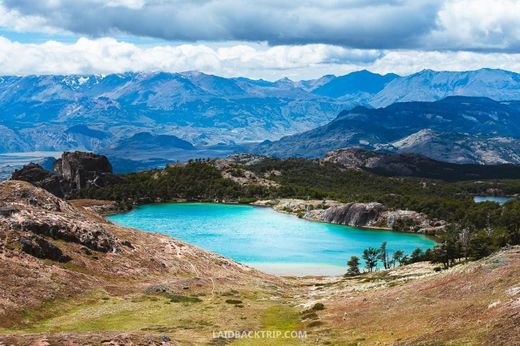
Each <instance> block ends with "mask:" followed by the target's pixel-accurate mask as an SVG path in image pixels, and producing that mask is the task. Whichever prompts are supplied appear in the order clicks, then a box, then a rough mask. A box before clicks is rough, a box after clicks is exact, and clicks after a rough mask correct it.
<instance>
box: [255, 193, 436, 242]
mask: <svg viewBox="0 0 520 346" xmlns="http://www.w3.org/2000/svg"><path fill="white" fill-rule="evenodd" d="M254 204H255V205H257V206H268V207H272V208H273V209H275V210H276V211H279V212H284V213H289V214H294V215H297V216H299V217H301V218H304V219H306V220H310V221H319V222H327V223H333V224H338V225H346V226H352V227H367V228H381V229H389V230H390V229H391V230H394V231H399V232H413V233H423V234H430V235H434V234H436V232H437V231H439V230H441V229H444V227H445V226H446V222H445V221H442V220H432V219H430V218H429V217H428V216H427V215H426V214H423V213H418V212H416V211H413V210H399V209H397V210H395V209H389V208H387V207H386V206H384V205H383V204H381V203H377V202H370V203H341V202H337V201H332V200H323V201H321V200H300V199H281V200H266V201H257V202H255V203H254Z"/></svg>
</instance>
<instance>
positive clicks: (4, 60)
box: [0, 36, 520, 80]
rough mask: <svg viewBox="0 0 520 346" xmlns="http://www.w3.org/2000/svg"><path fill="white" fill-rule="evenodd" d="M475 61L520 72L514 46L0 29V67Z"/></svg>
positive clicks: (213, 70)
mask: <svg viewBox="0 0 520 346" xmlns="http://www.w3.org/2000/svg"><path fill="white" fill-rule="evenodd" d="M482 67H494V68H503V69H509V70H513V71H517V72H520V54H506V53H478V52H444V51H438V52H437V51H432V52H422V51H416V50H391V51H383V50H362V49H348V48H344V47H338V46H332V45H324V44H311V45H301V46H275V47H270V46H268V45H266V44H248V43H236V44H233V45H225V46H224V45H222V46H219V45H216V46H214V45H205V44H181V45H157V46H146V47H145V46H139V45H135V44H132V43H128V42H121V41H117V40H115V39H113V38H100V39H88V38H80V39H78V40H77V41H76V42H74V43H61V42H55V41H48V42H45V43H41V44H25V43H18V42H13V41H11V40H8V39H6V38H4V37H1V36H0V74H1V75H27V74H89V73H99V74H109V73H121V72H127V71H144V72H148V71H169V72H180V71H188V70H197V71H202V72H206V73H210V74H216V75H221V76H226V77H231V76H233V77H235V76H246V77H250V78H264V79H269V80H275V79H279V78H282V77H289V78H291V79H294V80H299V79H310V78H317V77H320V76H322V75H324V74H336V75H340V74H345V73H348V72H351V71H354V70H360V69H369V70H371V71H374V72H381V73H387V72H396V73H399V74H410V73H413V72H417V71H419V70H422V69H425V68H429V69H435V70H467V69H478V68H482Z"/></svg>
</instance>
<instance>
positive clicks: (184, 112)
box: [0, 69, 520, 152]
mask: <svg viewBox="0 0 520 346" xmlns="http://www.w3.org/2000/svg"><path fill="white" fill-rule="evenodd" d="M519 76H520V75H518V74H515V73H513V72H507V71H501V70H488V69H484V70H478V71H469V72H433V71H423V72H420V73H417V74H414V75H412V76H408V77H399V76H397V75H394V74H387V75H379V74H374V73H371V72H368V71H358V72H353V73H350V74H348V75H345V76H339V77H336V76H332V75H327V76H324V77H322V78H319V79H316V80H308V81H298V82H295V81H291V80H289V79H287V78H284V79H281V80H278V81H274V82H271V81H265V80H251V79H247V78H223V77H218V76H212V75H207V74H204V73H200V72H184V73H165V72H155V73H123V74H111V75H106V76H103V75H70V76H58V75H50V76H25V77H16V76H3V77H0V110H1V112H0V135H1V137H0V152H6V151H33V150H74V149H80V150H94V151H100V150H107V149H110V148H114V147H115V146H117V144H118V143H120V142H121V141H122V140H124V139H127V138H130V137H132V136H133V135H135V134H138V133H150V134H152V135H155V136H157V135H168V136H176V137H179V138H180V139H182V140H186V141H188V142H190V143H191V144H193V145H195V146H208V145H222V144H228V145H229V144H230V145H234V144H235V143H251V142H261V141H264V140H271V141H275V140H278V139H280V138H281V137H283V136H287V135H292V134H297V133H302V132H305V131H309V130H311V129H315V128H317V127H320V126H323V125H325V124H327V123H328V122H330V121H331V120H333V119H334V117H335V116H336V115H337V114H338V113H339V112H341V111H342V110H344V109H347V110H349V109H354V110H355V107H356V106H359V105H362V106H366V107H367V108H366V109H368V110H367V111H366V112H368V113H370V112H372V110H370V109H369V108H372V106H380V105H387V104H390V103H394V102H396V101H410V100H429V101H432V100H437V99H440V98H443V97H445V96H450V95H459V94H460V95H471V96H485V97H490V98H492V99H495V100H520V89H519V85H520V77H519ZM446 102H447V101H446ZM490 102H491V103H489V102H488V103H487V104H486V103H485V102H484V103H481V104H479V105H478V106H477V109H473V110H471V111H468V112H467V114H465V118H460V119H458V120H456V121H455V120H450V122H449V124H450V125H449V126H452V128H450V129H448V130H449V131H451V132H458V131H461V130H464V129H465V128H466V126H470V127H471V128H476V129H480V130H479V131H480V132H483V133H484V132H486V131H491V132H489V133H488V135H497V136H511V134H510V133H508V132H507V131H509V130H514V129H515V126H518V125H516V124H515V123H511V122H508V123H507V125H505V124H501V123H500V122H497V121H495V120H494V117H496V116H497V115H496V114H495V112H498V113H500V112H501V110H500V109H501V108H500V107H502V108H503V107H504V105H505V104H506V103H505V102H501V103H496V104H495V103H492V100H490ZM413 107H430V105H428V104H416V105H414V106H413ZM450 107H451V106H450V105H447V107H446V109H450ZM482 107H484V108H485V109H483V108H482ZM490 107H491V108H490ZM493 107H499V108H497V109H496V110H494V109H492V108H493ZM515 107H516V109H517V110H520V103H518V102H510V103H509V108H511V109H514V108H515ZM363 109H365V108H363ZM417 111H419V110H418V109H414V110H413V112H417ZM432 111H435V110H431V109H428V108H424V109H422V110H421V112H422V114H423V116H422V117H421V118H420V119H418V120H417V121H419V120H420V121H421V126H423V127H421V128H415V132H416V131H419V130H421V129H423V128H427V127H428V126H429V124H439V126H441V125H442V124H445V123H446V121H447V120H446V117H447V116H448V115H449V114H445V112H444V111H443V112H444V113H443V112H441V113H438V112H437V113H435V117H432V116H431V114H430V113H431V112H432ZM363 112H365V110H363ZM347 113H348V112H347ZM347 113H342V114H347ZM354 113H355V112H354ZM354 113H349V114H350V115H349V116H351V115H352V114H354ZM448 113H449V112H448ZM481 113H482V114H481ZM428 114H430V115H428ZM500 114H502V113H500ZM428 117H430V118H428ZM504 119H506V120H507V116H506V117H505V118H504ZM349 121H350V122H351V123H352V122H353V121H354V122H357V124H358V125H356V126H354V127H352V129H351V131H350V132H348V136H347V135H345V133H338V136H339V137H338V138H337V141H338V142H341V143H344V144H348V143H351V142H356V143H358V144H359V143H365V142H366V143H369V144H370V143H382V142H384V143H387V142H388V141H392V140H396V139H399V138H401V137H402V136H401V137H399V138H395V136H393V135H389V132H392V131H393V130H392V129H393V128H396V127H399V126H404V125H403V124H405V125H406V123H408V122H409V119H408V116H407V114H406V112H404V113H399V114H397V113H396V114H394V115H393V116H392V118H391V119H389V120H388V121H389V123H392V126H390V125H388V124H386V125H385V128H386V130H385V131H382V132H379V133H377V136H376V135H374V136H368V137H366V136H364V135H363V134H364V133H365V132H364V129H365V128H366V129H371V128H374V129H375V128H377V127H378V126H379V127H381V126H382V125H381V124H380V122H379V121H378V120H374V122H373V123H368V122H366V121H365V120H364V118H363V117H356V118H355V119H350V120H349ZM449 126H448V127H449ZM446 129H447V127H446V126H445V127H444V128H443V129H442V131H445V130H446ZM508 129H509V130H508ZM317 131H321V130H317ZM464 131H465V130H464ZM493 131H494V132H493ZM376 132H377V131H376ZM412 133H413V132H407V133H406V135H410V134H412ZM383 135H384V136H383ZM381 136H383V137H381ZM365 137H366V138H365ZM330 140H331V141H332V140H333V139H332V138H330ZM385 141H386V142H385ZM316 145H321V146H323V147H327V146H329V144H328V143H320V144H314V146H316ZM282 149H283V151H287V150H288V149H287V150H286V149H284V148H282Z"/></svg>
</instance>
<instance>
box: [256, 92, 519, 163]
mask: <svg viewBox="0 0 520 346" xmlns="http://www.w3.org/2000/svg"><path fill="white" fill-rule="evenodd" d="M518 138H520V102H515V101H501V102H499V101H494V100H491V99H489V98H484V97H463V96H452V97H447V98H445V99H442V100H439V101H435V102H403V103H395V104H392V105H390V106H388V107H385V108H378V109H373V108H367V107H363V106H358V107H355V108H354V109H351V110H348V111H343V112H341V113H340V114H339V115H338V116H337V117H336V119H334V120H333V121H331V122H330V123H328V124H326V125H324V126H321V127H318V128H316V129H313V130H310V131H307V132H304V133H301V134H297V135H292V136H286V137H283V138H282V139H280V140H279V141H275V142H270V141H265V142H263V143H261V144H260V145H258V146H256V147H255V148H254V149H253V151H254V152H256V153H260V154H264V155H274V156H279V157H289V156H297V157H308V158H311V157H322V156H324V155H325V154H326V153H327V152H329V151H332V150H335V149H339V148H346V147H360V148H365V149H370V150H380V151H390V152H398V153H417V154H422V155H424V156H427V157H430V158H432V159H436V160H440V161H448V162H453V163H478V164H501V163H520V156H519V153H520V150H519V149H520V141H519V139H518Z"/></svg>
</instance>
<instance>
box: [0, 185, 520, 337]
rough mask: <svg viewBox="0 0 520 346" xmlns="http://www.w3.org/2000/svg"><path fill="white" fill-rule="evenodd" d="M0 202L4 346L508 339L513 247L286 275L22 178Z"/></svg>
mask: <svg viewBox="0 0 520 346" xmlns="http://www.w3.org/2000/svg"><path fill="white" fill-rule="evenodd" d="M0 194H1V196H2V201H3V203H4V204H5V203H8V204H9V206H10V208H11V209H10V210H11V211H10V212H9V213H7V212H4V211H5V210H6V209H5V207H4V209H2V210H3V211H2V213H3V214H2V215H3V216H2V217H1V218H0V232H1V233H0V234H2V238H1V239H2V247H1V249H2V251H1V252H0V261H1V264H2V265H1V266H0V270H1V271H2V277H3V280H2V281H1V283H0V285H2V291H3V292H4V296H3V297H4V300H3V301H5V302H6V303H7V304H5V303H4V304H3V305H2V310H1V311H0V341H1V342H3V343H7V344H12V343H14V344H20V345H26V344H34V343H51V344H63V343H80V344H82V343H92V342H94V343H96V342H97V343H101V344H102V343H129V342H132V343H143V342H148V343H155V344H160V343H166V344H168V343H170V344H175V343H180V344H183V345H198V344H207V343H210V344H221V343H232V344H236V345H240V344H251V343H253V344H254V343H255V342H257V343H258V344H265V343H264V342H265V340H262V339H252V340H250V339H240V338H238V339H237V338H231V339H226V338H223V337H222V336H219V334H218V331H225V330H237V331H248V330H277V331H282V332H283V331H294V330H299V331H301V332H304V334H301V335H305V337H302V338H294V339H279V338H275V339H272V340H269V341H268V342H269V343H270V344H272V345H276V344H280V345H287V344H295V345H297V344H315V343H316V341H318V342H319V343H322V344H344V343H362V344H373V343H376V342H387V343H398V344H403V345H415V344H417V343H425V344H428V343H432V342H434V341H436V342H438V341H446V342H448V341H449V342H460V343H472V344H488V343H501V344H514V343H516V342H518V341H519V339H518V334H517V333H516V332H515V328H514V326H515V325H517V324H518V323H519V322H520V321H519V320H518V318H519V316H518V310H517V309H518V306H517V305H518V304H517V301H518V294H519V291H518V285H519V282H518V277H519V275H520V273H519V270H520V268H519V266H518V264H519V263H520V258H519V256H520V250H519V249H518V247H510V248H507V249H504V250H502V251H500V252H498V253H497V254H495V255H493V256H491V257H489V258H485V259H482V260H479V261H477V262H472V263H469V264H459V265H456V266H454V267H452V268H450V269H448V270H443V271H440V272H439V271H435V270H433V266H431V265H428V264H426V263H416V264H413V265H410V266H404V267H398V268H396V269H391V270H387V271H379V272H376V273H367V274H364V275H361V276H354V277H303V278H294V277H286V278H283V277H275V276H270V275H267V274H263V273H261V272H258V271H256V270H254V269H251V268H249V267H246V266H243V265H240V264H238V263H236V262H233V261H231V260H228V259H225V258H223V257H221V256H218V255H215V254H212V253H210V252H207V251H204V250H201V249H199V248H197V247H194V246H192V245H189V244H187V243H184V242H181V241H179V240H176V239H173V238H170V237H167V236H163V235H159V234H157V233H147V232H141V231H137V230H133V229H129V228H123V227H119V226H116V225H114V224H111V223H109V222H107V221H105V220H103V218H101V217H100V216H99V215H97V214H95V213H94V212H92V211H90V210H88V209H85V208H84V207H82V206H81V204H80V203H76V202H74V201H72V202H71V203H68V202H65V201H62V200H59V199H58V198H56V197H54V196H52V195H51V194H49V193H48V192H45V191H43V190H41V189H37V188H35V187H33V186H31V185H30V184H28V183H23V182H16V181H10V182H4V183H1V184H0ZM27 197H30V198H31V202H30V203H29V202H28V200H27V199H26V198H27ZM79 202H81V201H79ZM20 218H23V220H24V221H23V223H22V224H21V227H14V225H15V224H16V223H18V222H19V220H20ZM71 219H73V220H75V221H74V222H73V223H72V222H70V221H68V220H71ZM46 227H49V229H53V228H56V227H58V228H59V229H61V230H62V231H61V232H60V233H59V234H58V235H57V236H56V235H55V236H51V235H52V234H51V233H47V231H45V229H47V228H46ZM72 235H75V236H76V237H72ZM18 237H22V238H23V239H26V240H25V241H24V242H22V243H17V242H18V241H19V240H17V239H21V238H18ZM17 244H22V245H23V247H21V248H20V247H19V246H18V245H17ZM44 244H46V245H44ZM56 254H60V256H61V257H59V258H61V259H59V258H57V257H55V256H56ZM22 291H23V295H20V294H19V293H20V292H22ZM426 302H427V303H426ZM201 311H204V314H201V313H200V312H201ZM405 312H406V313H405ZM389 314H390V315H389ZM145 316H146V318H145V319H143V317H145ZM389 316H391V318H389ZM215 332H217V333H216V334H215ZM232 335H234V334H232Z"/></svg>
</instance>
